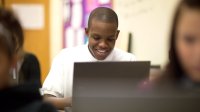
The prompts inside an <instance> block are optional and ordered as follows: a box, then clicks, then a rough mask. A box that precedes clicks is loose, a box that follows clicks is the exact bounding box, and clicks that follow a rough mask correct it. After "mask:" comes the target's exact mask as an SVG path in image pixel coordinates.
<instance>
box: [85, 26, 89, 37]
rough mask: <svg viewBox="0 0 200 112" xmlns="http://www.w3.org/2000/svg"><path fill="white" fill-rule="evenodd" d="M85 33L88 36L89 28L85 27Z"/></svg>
mask: <svg viewBox="0 0 200 112" xmlns="http://www.w3.org/2000/svg"><path fill="white" fill-rule="evenodd" d="M85 34H86V35H87V37H88V36H89V29H88V28H85Z"/></svg>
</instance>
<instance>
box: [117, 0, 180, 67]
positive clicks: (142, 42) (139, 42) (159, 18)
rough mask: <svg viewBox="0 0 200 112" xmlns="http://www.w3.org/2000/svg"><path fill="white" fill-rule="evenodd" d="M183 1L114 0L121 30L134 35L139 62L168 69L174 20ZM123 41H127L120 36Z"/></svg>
mask: <svg viewBox="0 0 200 112" xmlns="http://www.w3.org/2000/svg"><path fill="white" fill-rule="evenodd" d="M178 1H179V0H114V10H115V11H116V12H117V14H118V16H119V21H120V23H119V29H120V30H121V32H122V33H123V35H124V33H127V32H132V34H133V43H132V44H133V46H132V47H133V48H132V49H133V51H132V52H133V54H135V55H136V57H137V59H138V60H151V61H152V64H154V65H155V64H156V65H157V64H159V65H165V63H166V61H167V56H168V37H169V29H170V27H171V19H172V15H173V13H174V9H175V7H176V5H177V3H178ZM119 38H121V39H122V38H127V37H123V36H122V35H120V37H119Z"/></svg>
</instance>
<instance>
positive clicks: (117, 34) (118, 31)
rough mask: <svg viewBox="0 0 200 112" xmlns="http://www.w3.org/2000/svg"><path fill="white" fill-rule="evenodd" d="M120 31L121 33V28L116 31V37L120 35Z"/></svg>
mask: <svg viewBox="0 0 200 112" xmlns="http://www.w3.org/2000/svg"><path fill="white" fill-rule="evenodd" d="M119 33H120V30H117V33H116V38H118V36H119Z"/></svg>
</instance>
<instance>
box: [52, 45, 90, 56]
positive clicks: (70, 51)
mask: <svg viewBox="0 0 200 112" xmlns="http://www.w3.org/2000/svg"><path fill="white" fill-rule="evenodd" d="M86 48H87V46H86V45H79V46H76V47H69V48H64V49H62V50H61V51H60V52H59V53H58V54H57V55H56V57H55V58H54V59H59V60H60V59H72V58H74V57H76V56H80V55H81V54H84V52H85V51H86Z"/></svg>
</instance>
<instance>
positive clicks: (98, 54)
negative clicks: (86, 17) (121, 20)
mask: <svg viewBox="0 0 200 112" xmlns="http://www.w3.org/2000/svg"><path fill="white" fill-rule="evenodd" d="M85 32H86V35H87V36H88V38H89V50H90V52H91V54H92V55H93V56H94V58H96V59H98V60H104V59H105V58H106V57H107V56H108V55H109V54H110V53H111V51H112V50H113V48H114V46H115V42H116V40H117V37H118V34H119V30H117V25H116V24H114V23H107V22H103V21H100V20H96V19H93V20H92V21H91V24H90V27H89V28H86V29H85Z"/></svg>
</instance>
